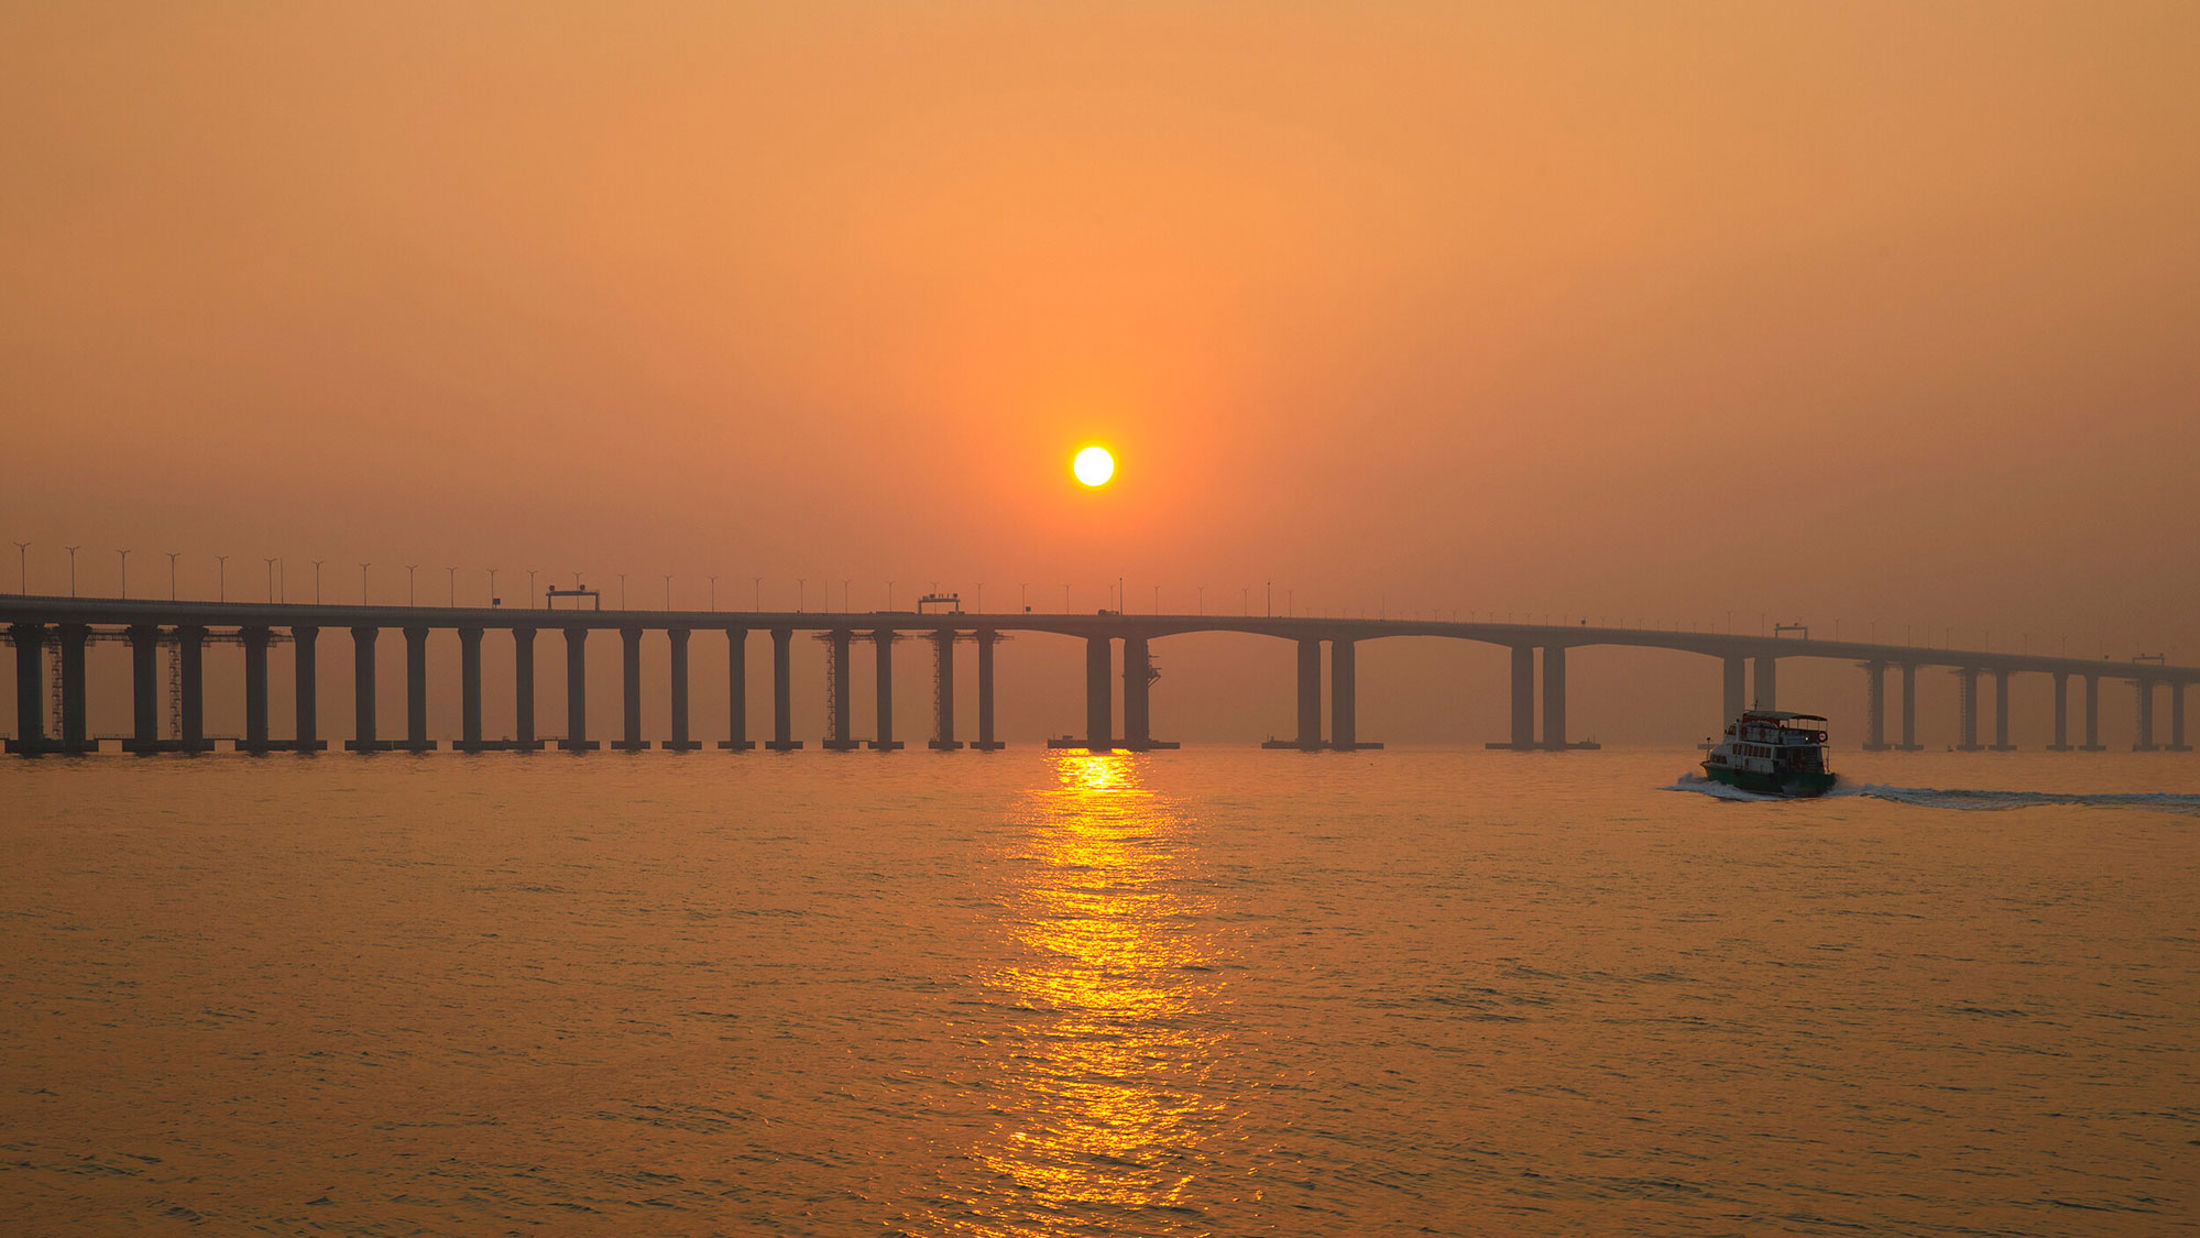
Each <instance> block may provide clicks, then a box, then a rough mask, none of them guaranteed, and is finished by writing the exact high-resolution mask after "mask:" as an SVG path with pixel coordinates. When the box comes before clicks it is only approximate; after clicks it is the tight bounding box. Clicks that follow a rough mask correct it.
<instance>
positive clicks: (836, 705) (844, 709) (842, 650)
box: [824, 628, 856, 752]
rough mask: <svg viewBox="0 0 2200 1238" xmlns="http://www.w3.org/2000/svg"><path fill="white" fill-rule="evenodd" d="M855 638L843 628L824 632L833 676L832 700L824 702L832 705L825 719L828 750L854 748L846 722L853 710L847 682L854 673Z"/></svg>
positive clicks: (848, 723)
mask: <svg viewBox="0 0 2200 1238" xmlns="http://www.w3.org/2000/svg"><path fill="white" fill-rule="evenodd" d="M855 640H856V634H855V633H853V632H851V631H849V630H848V629H846V628H835V629H833V630H832V631H831V632H828V633H826V634H825V644H826V646H827V649H828V651H829V653H830V656H831V657H832V660H833V665H832V669H831V670H830V671H828V672H827V673H828V674H830V675H831V676H832V687H833V691H832V698H833V699H832V700H831V701H829V702H827V703H828V704H829V705H831V706H832V708H831V710H830V711H829V714H830V716H829V717H827V718H826V720H825V744H824V746H825V748H826V749H827V750H828V751H831V752H848V751H851V750H853V749H854V748H855V747H856V741H855V738H854V737H853V736H852V735H851V734H850V731H851V730H852V726H851V724H850V722H849V718H850V715H851V714H853V713H854V711H853V710H851V709H850V708H849V706H848V681H849V679H850V677H851V676H852V674H853V668H852V665H851V664H852V661H853V660H852V659H851V658H850V656H849V654H850V652H851V650H852V648H853V646H854V645H855Z"/></svg>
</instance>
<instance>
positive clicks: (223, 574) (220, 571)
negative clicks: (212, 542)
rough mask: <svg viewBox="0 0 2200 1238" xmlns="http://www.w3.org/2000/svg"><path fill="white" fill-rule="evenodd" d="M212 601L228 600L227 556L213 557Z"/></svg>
mask: <svg viewBox="0 0 2200 1238" xmlns="http://www.w3.org/2000/svg"><path fill="white" fill-rule="evenodd" d="M214 600H215V601H217V602H226V601H228V600H229V556H228V555H215V556H214Z"/></svg>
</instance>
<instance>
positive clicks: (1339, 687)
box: [1329, 636, 1360, 752]
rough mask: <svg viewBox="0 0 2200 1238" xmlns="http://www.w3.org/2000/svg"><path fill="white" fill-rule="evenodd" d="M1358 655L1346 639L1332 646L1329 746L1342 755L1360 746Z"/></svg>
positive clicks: (1338, 639) (1340, 638)
mask: <svg viewBox="0 0 2200 1238" xmlns="http://www.w3.org/2000/svg"><path fill="white" fill-rule="evenodd" d="M1359 704H1360V669H1359V653H1358V651H1357V650H1356V649H1355V648H1354V646H1353V643H1352V642H1351V641H1349V640H1346V639H1345V638H1343V637H1341V636H1340V637H1336V638H1334V639H1332V640H1331V641H1330V642H1329V745H1330V747H1332V748H1335V749H1337V750H1338V751H1340V752H1352V751H1354V750H1356V749H1358V748H1359V746H1360V709H1359Z"/></svg>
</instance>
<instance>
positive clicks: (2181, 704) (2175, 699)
mask: <svg viewBox="0 0 2200 1238" xmlns="http://www.w3.org/2000/svg"><path fill="white" fill-rule="evenodd" d="M2169 750H2170V751H2171V752H2190V751H2192V745H2190V744H2188V743H2186V742H2185V681H2184V680H2182V679H2178V680H2173V681H2172V682H2171V683H2170V685H2169Z"/></svg>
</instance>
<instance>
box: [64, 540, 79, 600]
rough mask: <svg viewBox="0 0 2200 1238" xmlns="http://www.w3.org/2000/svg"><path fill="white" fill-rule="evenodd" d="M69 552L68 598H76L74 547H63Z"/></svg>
mask: <svg viewBox="0 0 2200 1238" xmlns="http://www.w3.org/2000/svg"><path fill="white" fill-rule="evenodd" d="M62 549H63V550H66V551H68V552H69V596H70V597H75V596H76V547H74V546H63V547H62Z"/></svg>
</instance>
